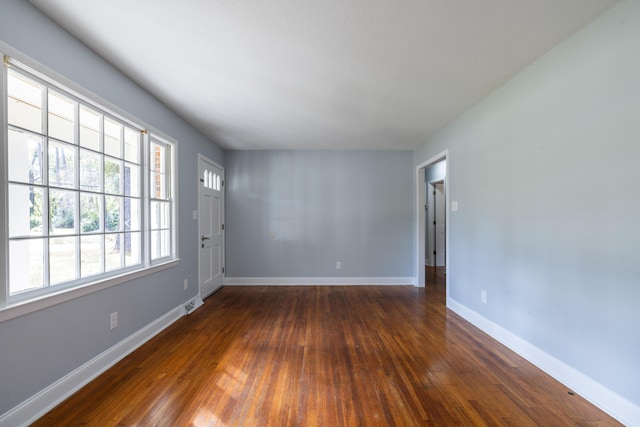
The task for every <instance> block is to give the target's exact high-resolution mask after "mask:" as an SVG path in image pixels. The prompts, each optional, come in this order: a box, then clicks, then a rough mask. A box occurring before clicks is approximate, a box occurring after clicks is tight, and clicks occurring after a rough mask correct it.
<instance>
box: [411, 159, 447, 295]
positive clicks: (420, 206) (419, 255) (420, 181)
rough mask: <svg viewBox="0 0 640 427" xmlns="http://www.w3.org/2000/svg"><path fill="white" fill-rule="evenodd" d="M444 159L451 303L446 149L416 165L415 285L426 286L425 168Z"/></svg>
mask: <svg viewBox="0 0 640 427" xmlns="http://www.w3.org/2000/svg"><path fill="white" fill-rule="evenodd" d="M442 160H446V161H447V162H446V164H445V178H444V182H445V186H446V187H445V188H446V190H445V194H444V196H445V204H446V207H445V215H446V217H447V218H449V221H446V223H445V230H446V231H445V233H446V235H445V259H446V260H447V262H446V264H445V274H446V288H447V290H446V293H447V305H448V303H449V280H450V278H451V274H449V266H450V265H451V257H450V255H449V247H450V244H449V241H450V230H449V228H450V224H451V220H450V215H449V206H450V201H449V199H450V195H449V194H450V193H451V191H449V187H450V186H449V185H448V183H449V164H450V155H449V150H448V149H447V150H444V151H442V152H440V153H439V154H436V155H435V156H433V157H431V158H429V159H428V160H426V161H424V162H421V163H420V164H418V165H417V166H416V210H415V212H416V228H415V229H416V235H415V250H416V260H415V268H416V270H415V280H416V283H415V285H416V286H417V287H419V288H423V287H424V280H425V275H424V261H425V259H426V258H425V256H426V248H425V246H426V241H425V240H426V239H425V227H426V221H427V219H426V213H425V209H424V205H425V203H426V197H427V183H426V180H425V175H424V173H425V169H427V168H428V167H429V166H432V165H434V164H436V163H438V162H440V161H442Z"/></svg>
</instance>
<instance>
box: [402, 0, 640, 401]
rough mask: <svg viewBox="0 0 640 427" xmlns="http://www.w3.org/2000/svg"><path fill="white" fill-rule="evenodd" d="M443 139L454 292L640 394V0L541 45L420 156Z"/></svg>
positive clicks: (618, 388) (593, 373)
mask: <svg viewBox="0 0 640 427" xmlns="http://www.w3.org/2000/svg"><path fill="white" fill-rule="evenodd" d="M444 149H449V158H448V160H449V176H448V184H449V185H448V188H447V190H448V191H449V195H450V196H451V199H450V200H452V201H454V200H457V201H458V202H459V210H458V212H450V223H449V224H450V248H449V249H450V252H449V255H450V258H449V260H448V262H449V268H450V270H449V273H450V274H449V280H450V296H451V298H453V299H455V300H456V301H458V302H459V303H461V304H463V305H464V306H466V307H468V308H470V309H472V310H475V311H476V312H477V313H479V314H480V315H482V316H484V317H486V318H487V319H489V320H491V321H493V322H495V323H497V324H498V325H500V326H502V327H503V328H505V329H507V330H509V331H511V332H513V333H514V334H516V335H518V336H520V337H521V338H523V339H524V340H526V341H528V342H530V343H532V344H534V345H535V346H537V347H538V348H540V349H542V350H543V351H545V352H547V353H548V354H550V355H552V356H554V357H556V358H557V359H559V360H561V361H563V362H565V363H567V364H569V365H570V366H572V367H573V368H575V369H577V370H579V371H581V372H583V373H584V374H586V375H588V376H589V377H591V378H593V379H594V380H596V381H598V382H599V383H601V384H603V385H604V386H606V387H608V388H609V389H611V390H613V391H615V392H617V393H618V394H620V395H621V396H623V397H625V398H626V399H628V400H629V401H631V402H633V403H635V404H636V405H640V387H639V386H638V379H640V364H639V363H638V357H639V356H638V355H640V328H639V326H640V310H639V309H638V304H639V302H640V282H639V280H640V279H639V278H640V243H639V242H640V222H639V220H640V197H639V194H640V192H639V190H638V184H639V183H640V167H639V166H638V161H639V160H640V1H628V2H623V3H621V4H619V5H618V6H616V7H614V8H613V9H612V10H610V11H609V12H608V13H606V14H605V15H603V16H602V17H600V18H598V19H597V20H596V21H594V22H593V23H592V24H590V25H589V26H587V27H586V28H585V29H583V30H582V31H580V32H579V33H577V34H576V35H574V36H573V37H572V38H570V39H569V40H568V41H566V42H564V43H562V44H561V45H559V46H557V47H556V48H555V49H553V50H552V51H550V52H548V53H547V54H546V55H545V56H543V57H542V58H541V59H539V60H538V61H536V62H535V63H534V64H532V65H531V66H530V67H528V68H527V69H526V70H524V71H523V72H521V73H520V74H519V75H518V76H516V77H515V78H514V79H512V80H511V81H510V82H509V83H507V84H506V85H504V86H503V87H501V88H500V89H498V90H497V91H496V92H494V93H493V94H491V95H490V96H489V97H488V98H486V99H485V100H483V101H482V102H481V103H480V104H479V105H477V106H475V107H474V108H473V109H471V110H470V111H468V112H467V113H466V114H464V115H463V116H461V117H460V118H458V119H457V120H456V121H454V122H453V123H451V124H450V125H449V126H448V127H446V128H445V129H443V130H442V131H441V132H440V133H439V134H438V135H437V136H436V137H434V138H432V139H431V140H429V141H428V142H427V143H425V144H424V145H423V146H421V147H420V148H419V149H417V150H415V153H414V164H415V165H418V164H420V163H421V162H423V161H425V160H427V159H429V158H430V157H431V156H434V155H436V154H438V153H440V152H442V151H443V150H444ZM483 289H484V290H486V291H487V293H488V303H487V304H486V305H485V304H481V303H480V292H481V290H483Z"/></svg>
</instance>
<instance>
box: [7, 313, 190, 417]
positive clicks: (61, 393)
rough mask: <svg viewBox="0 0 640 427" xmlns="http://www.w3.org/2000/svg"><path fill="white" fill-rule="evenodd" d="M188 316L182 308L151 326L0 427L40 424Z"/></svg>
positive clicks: (61, 381)
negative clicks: (109, 371) (163, 331)
mask: <svg viewBox="0 0 640 427" xmlns="http://www.w3.org/2000/svg"><path fill="white" fill-rule="evenodd" d="M185 314H186V312H185V309H184V304H180V305H179V306H178V307H176V308H174V309H173V310H171V311H169V312H168V313H166V314H164V315H163V316H161V317H159V318H158V319H156V320H154V321H153V322H151V323H149V324H148V325H147V326H145V327H143V328H142V329H140V330H138V331H137V332H134V333H133V334H131V335H129V336H128V337H127V338H125V339H123V340H122V341H120V342H119V343H117V344H116V345H114V346H113V347H111V348H109V349H107V350H105V351H104V352H102V353H101V354H99V355H97V356H96V357H94V358H93V359H91V360H89V361H88V362H87V363H85V364H84V365H82V366H80V367H78V368H77V369H75V370H73V371H71V372H70V373H68V374H67V375H65V376H64V377H62V378H60V379H59V380H58V381H56V382H54V383H53V384H51V385H50V386H48V387H46V388H45V389H43V390H41V391H39V392H38V393H36V394H35V395H33V396H31V397H30V398H28V399H27V400H25V401H24V402H22V403H20V404H19V405H18V406H16V407H14V408H13V409H10V410H9V411H7V412H6V413H4V414H3V415H0V427H15V426H26V425H28V424H30V423H32V422H34V421H36V420H37V419H38V418H40V417H42V416H43V415H44V414H46V413H47V412H48V411H50V410H51V409H53V408H54V407H55V406H56V405H58V404H59V403H60V402H62V401H63V400H65V399H66V398H67V397H69V396H71V395H72V394H73V393H75V392H76V391H78V390H79V389H81V388H82V387H84V386H85V385H87V384H88V383H89V382H90V381H91V380H93V379H94V378H96V377H97V376H98V375H100V374H102V373H103V372H104V371H106V370H107V369H109V368H110V367H112V366H113V365H115V364H116V363H117V362H119V361H120V360H122V359H123V358H124V357H125V356H127V355H129V354H130V353H132V352H133V351H134V350H135V349H137V348H138V347H140V346H141V345H142V344H144V343H146V342H147V341H149V340H150V339H151V338H153V337H154V336H156V335H157V334H159V333H160V332H161V331H162V330H164V329H165V328H167V327H168V326H169V325H171V324H172V323H173V322H175V321H176V320H178V319H179V318H181V317H182V316H184V315H185Z"/></svg>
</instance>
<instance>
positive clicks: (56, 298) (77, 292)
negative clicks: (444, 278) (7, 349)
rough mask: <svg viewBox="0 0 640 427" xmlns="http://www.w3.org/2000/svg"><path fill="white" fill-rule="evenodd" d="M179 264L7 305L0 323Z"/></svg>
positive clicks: (158, 266) (147, 269)
mask: <svg viewBox="0 0 640 427" xmlns="http://www.w3.org/2000/svg"><path fill="white" fill-rule="evenodd" d="M179 262H180V259H174V260H171V261H167V262H165V263H162V264H158V265H154V266H152V267H147V268H144V269H142V270H137V271H134V272H131V273H126V274H123V275H120V276H115V277H109V278H108V279H104V280H100V281H98V282H92V283H87V284H86V285H82V286H78V287H75V288H70V289H64V290H61V291H59V292H54V293H51V294H47V295H42V296H39V297H37V298H33V299H29V300H25V301H20V302H17V303H14V304H10V305H7V306H6V307H2V308H0V323H2V322H6V321H7V320H11V319H15V318H16V317H20V316H24V315H25V314H29V313H33V312H34V311H38V310H42V309H44V308H47V307H51V306H54V305H57V304H61V303H63V302H66V301H70V300H72V299H76V298H79V297H81V296H84V295H89V294H92V293H94V292H98V291H101V290H103V289H107V288H110V287H112V286H117V285H120V284H122V283H126V282H130V281H131V280H135V279H139V278H141V277H144V276H148V275H150V274H154V273H157V272H159V271H162V270H166V269H168V268H172V267H175V266H177V265H178V263H179Z"/></svg>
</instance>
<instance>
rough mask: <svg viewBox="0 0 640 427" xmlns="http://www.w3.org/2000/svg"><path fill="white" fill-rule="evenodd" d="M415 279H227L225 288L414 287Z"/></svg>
mask: <svg viewBox="0 0 640 427" xmlns="http://www.w3.org/2000/svg"><path fill="white" fill-rule="evenodd" d="M414 284H415V277H227V278H226V279H225V286H267V285H269V286H314V285H325V286H326V285H331V286H340V285H414Z"/></svg>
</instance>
